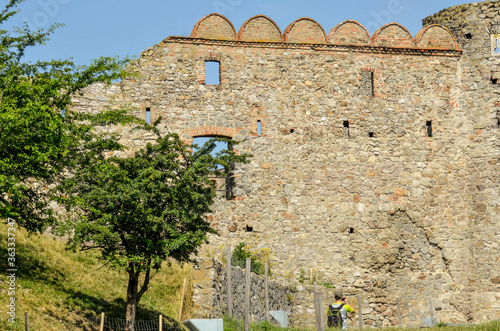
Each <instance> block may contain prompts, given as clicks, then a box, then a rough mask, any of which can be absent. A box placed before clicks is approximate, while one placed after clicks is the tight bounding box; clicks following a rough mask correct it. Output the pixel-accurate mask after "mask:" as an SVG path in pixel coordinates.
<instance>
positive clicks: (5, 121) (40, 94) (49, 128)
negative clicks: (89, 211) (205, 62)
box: [0, 0, 132, 231]
mask: <svg viewBox="0 0 500 331" xmlns="http://www.w3.org/2000/svg"><path fill="white" fill-rule="evenodd" d="M23 1H24V0H10V1H9V2H8V4H7V5H5V7H4V9H3V10H2V11H1V12H0V141H1V144H0V217H2V218H7V217H11V218H14V219H15V220H16V221H17V222H18V224H20V225H21V226H24V227H26V228H27V229H28V230H30V231H42V230H43V229H44V228H45V227H46V226H47V225H48V224H51V223H52V222H53V221H54V220H55V217H54V214H53V212H52V210H51V209H50V208H48V206H49V203H50V200H51V198H52V197H53V196H54V195H55V194H56V193H55V192H54V191H52V190H51V188H52V187H53V184H54V183H56V182H58V181H59V180H60V178H61V176H62V175H63V174H65V173H68V172H71V171H72V169H74V167H75V166H80V165H84V164H85V163H86V162H87V161H88V160H89V159H91V158H92V156H95V155H100V154H101V153H102V151H104V150H106V149H120V148H121V147H120V146H119V145H118V143H117V142H116V139H115V138H116V137H112V136H111V137H105V136H103V135H98V134H96V131H95V130H93V128H94V127H95V126H96V125H103V124H109V123H116V122H118V121H121V122H129V121H131V120H132V118H131V117H130V116H127V115H126V111H110V112H107V113H103V114H99V115H95V116H91V115H88V114H85V115H84V114H77V113H74V112H71V111H70V110H68V106H69V105H70V103H71V95H73V94H74V93H76V92H78V91H80V90H81V89H82V88H84V87H86V86H88V85H90V84H92V83H94V82H104V83H108V84H109V83H110V82H112V81H113V80H115V79H117V78H120V77H122V76H123V75H124V73H123V72H122V68H123V65H124V64H125V62H126V61H127V60H125V59H123V60H120V59H117V58H109V57H108V58H105V57H102V58H99V59H97V60H95V61H93V62H92V63H91V64H90V65H87V66H77V65H75V64H74V63H73V62H72V61H71V60H52V61H49V62H42V61H39V62H36V63H25V62H23V57H24V54H25V51H26V50H27V49H28V48H30V47H34V46H37V45H42V44H44V43H45V42H46V41H47V40H48V39H49V36H50V35H51V34H52V33H53V32H54V30H55V29H56V28H57V27H58V25H54V26H52V27H50V28H49V29H47V30H38V31H31V30H30V29H29V27H28V26H27V25H25V26H23V27H20V28H14V29H11V30H7V29H3V28H2V27H4V26H6V25H7V24H8V21H9V19H10V18H12V17H13V16H14V15H16V14H17V13H18V12H19V11H18V10H17V9H16V6H17V5H18V4H20V3H21V2H23ZM62 112H63V113H64V114H62Z"/></svg>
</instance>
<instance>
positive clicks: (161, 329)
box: [158, 315, 163, 331]
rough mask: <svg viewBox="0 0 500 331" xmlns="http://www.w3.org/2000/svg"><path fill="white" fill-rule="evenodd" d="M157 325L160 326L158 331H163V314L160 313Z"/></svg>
mask: <svg viewBox="0 0 500 331" xmlns="http://www.w3.org/2000/svg"><path fill="white" fill-rule="evenodd" d="M158 323H160V324H159V327H160V330H159V331H163V316H161V315H160V320H159V322H158Z"/></svg>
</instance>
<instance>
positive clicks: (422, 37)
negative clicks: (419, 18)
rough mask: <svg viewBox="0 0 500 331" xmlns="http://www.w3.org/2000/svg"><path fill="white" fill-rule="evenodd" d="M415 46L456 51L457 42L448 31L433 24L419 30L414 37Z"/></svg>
mask: <svg viewBox="0 0 500 331" xmlns="http://www.w3.org/2000/svg"><path fill="white" fill-rule="evenodd" d="M415 44H416V45H417V47H421V48H435V49H450V50H455V49H457V48H458V47H457V42H456V40H455V37H453V35H452V34H451V32H450V30H448V29H447V28H445V27H444V26H442V25H438V24H433V25H429V26H427V27H425V28H423V29H422V30H420V31H419V32H418V33H417V35H416V36H415Z"/></svg>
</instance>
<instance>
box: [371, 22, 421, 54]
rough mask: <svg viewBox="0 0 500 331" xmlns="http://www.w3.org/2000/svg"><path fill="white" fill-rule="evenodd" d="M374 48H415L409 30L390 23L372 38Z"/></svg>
mask: <svg viewBox="0 0 500 331" xmlns="http://www.w3.org/2000/svg"><path fill="white" fill-rule="evenodd" d="M372 45H373V46H382V47H406V48H412V47H414V46H415V43H414V42H413V38H412V36H411V34H410V32H408V30H407V29H406V28H405V27H403V26H402V25H400V24H398V23H389V24H386V25H384V26H383V27H381V28H380V29H378V30H377V31H376V32H375V33H374V34H373V36H372Z"/></svg>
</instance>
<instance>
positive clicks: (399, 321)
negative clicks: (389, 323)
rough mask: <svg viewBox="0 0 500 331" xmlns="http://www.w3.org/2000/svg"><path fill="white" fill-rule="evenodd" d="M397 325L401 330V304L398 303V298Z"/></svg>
mask: <svg viewBox="0 0 500 331" xmlns="http://www.w3.org/2000/svg"><path fill="white" fill-rule="evenodd" d="M398 324H399V327H400V328H401V327H402V326H401V304H400V302H399V298H398Z"/></svg>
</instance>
